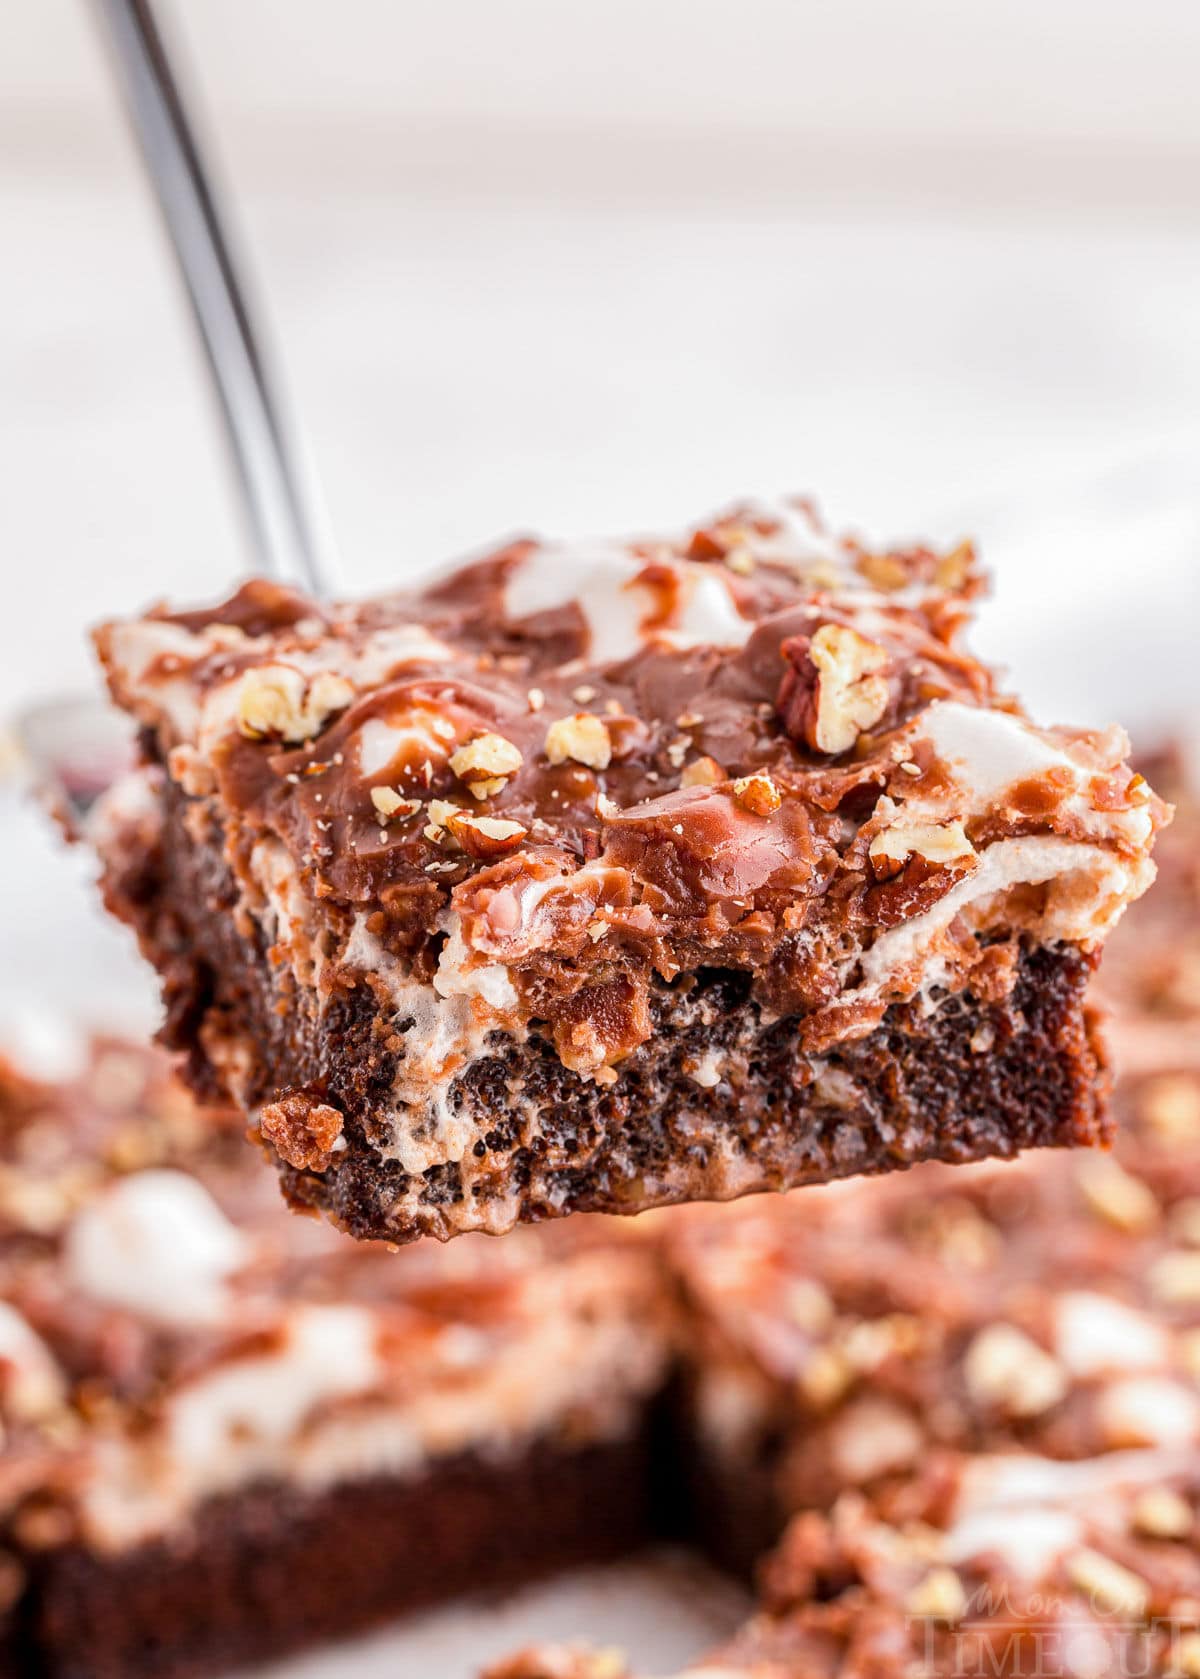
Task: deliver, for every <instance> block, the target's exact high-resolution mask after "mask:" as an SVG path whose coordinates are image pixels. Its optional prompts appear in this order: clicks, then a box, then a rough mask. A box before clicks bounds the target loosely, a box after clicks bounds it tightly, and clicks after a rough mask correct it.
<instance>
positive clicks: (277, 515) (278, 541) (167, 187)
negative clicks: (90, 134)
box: [0, 0, 336, 834]
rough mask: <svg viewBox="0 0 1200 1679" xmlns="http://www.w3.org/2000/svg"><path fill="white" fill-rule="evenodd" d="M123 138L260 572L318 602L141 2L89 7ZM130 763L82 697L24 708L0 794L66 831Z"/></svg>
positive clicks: (313, 555)
mask: <svg viewBox="0 0 1200 1679" xmlns="http://www.w3.org/2000/svg"><path fill="white" fill-rule="evenodd" d="M94 5H95V9H96V11H97V14H98V15H99V18H100V20H101V23H102V25H103V30H104V34H105V36H106V37H107V40H108V42H109V44H110V46H111V49H112V57H113V62H114V66H115V69H116V72H117V77H118V80H119V82H120V85H121V89H122V92H123V94H124V98H125V103H126V105H127V107H128V110H129V115H130V119H131V121H132V124H133V129H134V133H135V135H136V137H137V140H138V144H139V146H140V149H141V153H142V157H143V160H144V161H145V164H146V169H147V172H148V174H149V176H150V180H151V182H152V183H153V186H154V189H155V195H156V197H157V199H158V204H159V208H160V209H161V211H162V214H163V218H164V220H165V222H166V225H167V230H168V232H169V234H170V236H171V243H172V245H173V247H174V250H175V255H176V258H177V260H178V263H179V268H180V271H181V273H182V275H183V280H184V283H185V285H186V287H187V291H188V296H189V298H190V299H191V304H192V311H193V314H194V315H195V319H196V324H197V326H198V327H199V329H200V336H201V339H202V340H203V343H204V348H205V352H206V354H207V359H208V366H209V371H210V373H211V374H212V379H213V384H214V386H215V387H216V392H217V397H218V399H219V403H220V408H221V412H222V416H223V419H224V425H225V434H226V438H227V440H228V443H229V446H230V452H231V454H232V457H233V463H234V468H235V472H236V477H237V481H238V485H239V488H240V492H241V502H242V507H243V511H244V514H245V517H246V523H247V525H248V527H249V531H250V536H251V540H252V542H253V547H254V556H255V560H256V562H257V564H258V566H259V567H260V568H261V569H262V570H263V571H265V572H267V573H268V574H270V575H271V576H273V577H276V578H278V579H279V580H280V581H281V582H286V583H294V584H297V585H299V586H301V587H303V588H306V589H307V590H308V591H309V592H310V593H312V594H315V595H318V596H325V595H327V594H328V593H329V592H330V587H331V585H332V583H333V581H334V579H335V576H336V566H335V563H334V555H333V544H332V541H331V539H330V536H329V533H328V529H327V526H326V523H325V519H324V515H323V512H322V502H321V497H320V493H319V490H318V487H317V483H316V479H315V476H314V473H313V471H312V468H311V466H310V465H309V461H308V455H307V452H306V450H305V449H304V446H303V442H302V439H301V437H300V433H299V429H298V427H297V425H296V422H295V420H294V419H293V417H292V415H291V413H290V412H289V409H288V407H287V404H286V403H285V402H284V399H283V396H282V386H281V382H280V379H279V375H278V372H277V371H276V370H275V369H273V367H272V366H271V363H270V359H269V357H268V356H267V354H266V350H265V348H264V336H263V332H262V329H261V324H260V323H256V320H255V316H254V312H253V311H252V309H251V306H250V302H249V295H248V290H247V285H246V280H245V267H244V264H243V265H242V267H241V268H240V269H239V265H238V263H237V262H236V261H235V259H234V253H233V245H232V241H231V238H230V234H229V219H228V216H227V214H226V213H225V212H224V210H223V208H222V205H221V202H220V198H219V195H218V192H217V189H216V186H215V184H214V177H213V173H212V170H211V168H210V167H209V166H208V164H207V163H206V162H205V159H204V156H203V153H202V151H201V147H200V143H199V140H198V139H197V129H196V124H195V121H194V119H193V117H192V116H191V115H190V114H189V112H188V108H187V105H186V103H185V99H184V96H183V94H182V92H181V89H180V80H179V76H178V74H177V72H176V69H175V67H174V65H173V62H172V56H173V55H172V54H171V52H169V50H168V47H167V45H166V43H165V41H164V38H163V35H162V33H161V31H160V29H159V27H158V22H157V19H156V17H155V11H154V6H153V4H152V0H94ZM131 761H132V744H131V740H130V730H129V725H128V721H127V720H126V719H124V718H122V717H120V716H119V715H118V713H117V712H115V711H114V710H113V709H112V708H111V707H109V706H107V705H105V704H103V703H102V702H101V701H100V700H99V699H97V698H94V697H90V696H83V695H79V696H73V695H63V696H60V697H58V698H55V699H51V700H48V701H43V702H40V703H35V704H33V705H30V706H27V707H25V708H24V709H23V710H22V711H21V712H20V713H18V715H17V716H16V717H15V718H13V719H12V721H11V724H10V725H9V727H8V728H3V727H0V789H2V788H3V786H4V785H5V784H6V783H8V782H11V781H13V780H16V781H17V782H20V783H28V784H30V785H31V786H32V787H33V789H34V790H35V791H36V792H37V793H38V794H40V796H41V797H42V798H43V800H44V801H45V802H46V803H47V804H48V805H49V806H50V807H51V808H52V809H53V810H54V811H55V813H56V814H57V815H58V816H59V818H60V819H61V821H62V822H63V825H64V826H65V827H66V828H67V830H68V831H70V832H74V833H76V834H78V833H81V832H82V831H83V829H84V826H85V824H86V820H87V813H88V811H89V809H90V807H91V805H92V804H93V802H94V800H95V799H96V797H97V795H98V794H99V793H100V792H102V791H103V790H104V789H105V788H106V787H107V786H109V785H110V784H111V783H112V782H113V781H114V780H115V779H116V778H117V777H118V776H119V775H120V773H121V771H122V770H123V769H124V768H125V767H126V765H127V764H128V763H129V762H131Z"/></svg>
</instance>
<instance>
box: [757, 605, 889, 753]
mask: <svg viewBox="0 0 1200 1679" xmlns="http://www.w3.org/2000/svg"><path fill="white" fill-rule="evenodd" d="M782 652H783V656H784V658H785V659H786V660H787V667H786V669H785V671H784V674H783V680H782V681H781V683H780V685H779V694H778V697H777V699H776V702H775V709H776V710H777V711H778V713H779V716H780V718H781V720H782V722H783V726H784V728H785V729H786V730H787V732H788V734H789V735H791V737H792V739H793V740H796V741H802V742H803V743H804V744H805V745H807V746H809V747H811V748H812V750H813V751H814V752H825V753H828V754H829V755H830V756H831V757H836V756H838V755H839V754H840V753H843V752H849V751H850V750H851V748H852V747H853V746H854V745H855V743H856V742H857V740H858V737H859V735H860V734H862V733H863V732H864V731H865V730H867V729H870V728H872V727H873V726H874V725H875V724H876V723H878V722H879V720H880V718H881V717H882V716H883V714H884V712H885V711H886V710H887V708H888V704H889V701H890V698H891V693H890V690H889V688H888V683H887V679H886V678H885V677H884V676H883V675H881V674H880V673H881V672H882V671H883V670H884V668H885V666H886V665H887V663H888V653H887V650H886V648H883V647H880V646H879V645H878V643H877V642H874V641H868V640H867V639H866V637H865V636H861V635H859V634H858V632H857V630H852V629H849V628H848V627H847V626H846V625H844V624H822V625H821V627H820V629H819V630H817V631H816V632H815V633H814V634H813V635H812V636H803V635H798V636H791V637H789V639H788V640H787V641H785V642H784V644H783V648H782Z"/></svg>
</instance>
